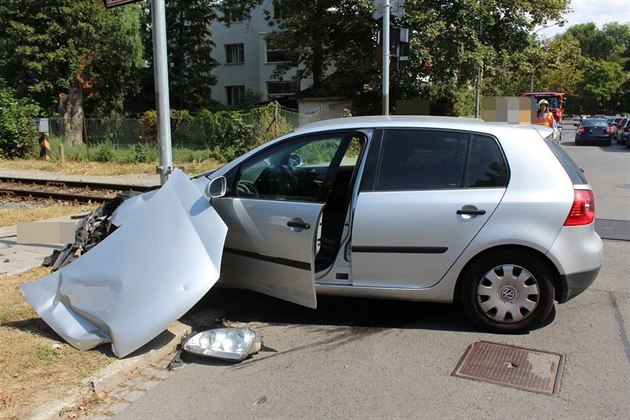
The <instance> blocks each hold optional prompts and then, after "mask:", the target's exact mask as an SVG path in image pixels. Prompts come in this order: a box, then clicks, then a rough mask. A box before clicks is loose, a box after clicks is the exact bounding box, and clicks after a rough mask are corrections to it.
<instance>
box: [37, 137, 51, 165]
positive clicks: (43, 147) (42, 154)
mask: <svg viewBox="0 0 630 420" xmlns="http://www.w3.org/2000/svg"><path fill="white" fill-rule="evenodd" d="M39 158H40V159H41V160H50V142H49V141H48V133H40V135H39Z"/></svg>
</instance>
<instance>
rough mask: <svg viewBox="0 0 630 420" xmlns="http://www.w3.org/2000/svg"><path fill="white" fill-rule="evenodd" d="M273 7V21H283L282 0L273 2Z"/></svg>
mask: <svg viewBox="0 0 630 420" xmlns="http://www.w3.org/2000/svg"><path fill="white" fill-rule="evenodd" d="M271 7H272V9H273V10H272V13H271V17H272V18H273V19H282V15H283V13H282V0H273V3H272V5H271Z"/></svg>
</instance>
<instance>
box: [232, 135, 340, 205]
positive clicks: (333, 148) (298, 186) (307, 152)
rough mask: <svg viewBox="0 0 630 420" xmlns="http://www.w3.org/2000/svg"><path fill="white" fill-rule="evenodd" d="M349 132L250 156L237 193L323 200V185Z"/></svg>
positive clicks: (264, 196) (238, 194)
mask: <svg viewBox="0 0 630 420" xmlns="http://www.w3.org/2000/svg"><path fill="white" fill-rule="evenodd" d="M346 134H347V133H343V132H336V133H330V134H318V135H316V136H307V137H303V138H301V139H299V140H291V141H288V142H285V143H284V144H281V145H279V146H278V147H275V148H273V149H272V150H271V151H270V152H267V153H264V154H262V155H258V156H256V157H254V158H252V159H250V160H249V161H247V162H246V163H244V164H243V165H242V167H241V170H240V172H239V174H238V177H237V180H236V195H237V196H238V197H247V198H263V199H276V200H306V201H316V200H318V199H321V197H322V195H321V194H320V192H321V189H322V186H323V185H324V181H325V179H326V176H327V174H328V171H329V169H330V167H331V163H332V162H333V159H334V157H335V155H336V154H337V152H338V150H339V147H340V146H341V145H342V140H343V139H344V137H345V136H346Z"/></svg>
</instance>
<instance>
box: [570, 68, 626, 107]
mask: <svg viewBox="0 0 630 420" xmlns="http://www.w3.org/2000/svg"><path fill="white" fill-rule="evenodd" d="M626 79H627V76H626V74H625V72H624V71H623V68H622V67H621V66H620V65H619V64H617V63H611V62H609V61H603V60H597V61H593V62H592V63H591V64H590V65H588V66H587V67H586V68H585V70H584V80H583V82H582V83H581V85H580V87H579V92H580V94H579V97H578V100H579V102H578V103H579V104H580V110H579V112H580V113H588V114H597V113H605V114H612V113H614V112H616V111H617V110H618V108H619V106H620V104H619V100H620V98H621V95H622V93H623V88H624V84H625V83H626Z"/></svg>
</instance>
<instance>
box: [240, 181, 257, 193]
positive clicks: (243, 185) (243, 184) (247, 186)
mask: <svg viewBox="0 0 630 420" xmlns="http://www.w3.org/2000/svg"><path fill="white" fill-rule="evenodd" d="M236 195H238V196H239V197H258V190H256V187H255V186H254V184H253V183H252V182H251V181H245V180H241V181H238V184H237V186H236Z"/></svg>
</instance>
